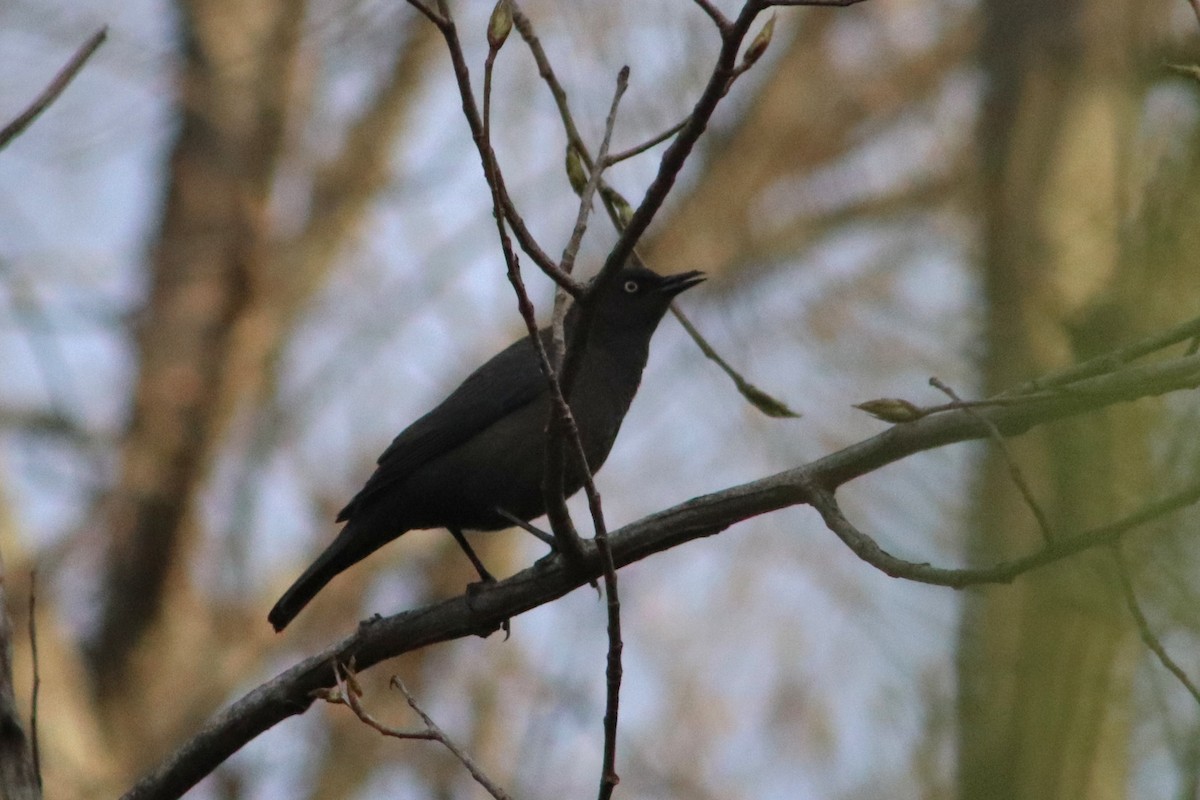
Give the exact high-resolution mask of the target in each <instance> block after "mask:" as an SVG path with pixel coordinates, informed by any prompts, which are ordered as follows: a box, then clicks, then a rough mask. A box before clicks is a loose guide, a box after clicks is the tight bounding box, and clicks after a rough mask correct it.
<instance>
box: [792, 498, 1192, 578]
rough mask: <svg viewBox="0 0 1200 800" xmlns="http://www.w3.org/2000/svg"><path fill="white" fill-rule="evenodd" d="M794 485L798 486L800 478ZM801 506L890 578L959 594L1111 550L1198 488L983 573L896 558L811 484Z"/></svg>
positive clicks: (1183, 505)
mask: <svg viewBox="0 0 1200 800" xmlns="http://www.w3.org/2000/svg"><path fill="white" fill-rule="evenodd" d="M798 480H800V481H804V478H803V477H802V476H800V477H798ZM806 486H807V496H806V501H807V502H808V504H809V505H811V506H812V507H813V508H815V509H816V510H817V512H818V513H820V515H821V518H822V519H823V520H824V521H825V526H826V527H827V528H829V530H831V531H833V533H834V534H835V535H836V536H837V537H838V538H839V539H841V540H842V542H843V543H844V544H845V545H846V546H847V547H849V548H850V550H851V551H852V552H853V553H854V554H855V555H856V556H858V557H859V558H860V559H862V560H863V561H865V562H866V563H867V564H870V565H871V566H872V567H875V568H876V569H877V570H879V571H880V572H882V573H884V574H885V575H889V576H891V577H893V578H901V579H903V580H909V581H913V582H915V583H925V584H929V585H931V586H949V587H951V588H954V589H962V588H965V587H967V586H980V585H984V584H994V583H1011V582H1012V581H1013V580H1015V579H1016V578H1017V577H1019V576H1021V575H1024V574H1025V573H1027V572H1032V571H1033V570H1035V569H1038V568H1040V567H1044V566H1047V565H1048V564H1053V563H1056V562H1058V561H1062V560H1063V559H1065V558H1069V557H1070V556H1073V555H1076V554H1078V553H1082V552H1084V551H1085V550H1091V549H1093V548H1096V547H1101V546H1103V545H1108V544H1112V543H1113V542H1116V541H1118V540H1119V539H1120V538H1121V537H1122V536H1124V535H1125V534H1127V533H1129V532H1130V531H1132V530H1134V529H1135V528H1138V527H1140V526H1142V525H1145V524H1146V523H1147V522H1151V521H1153V520H1156V519H1159V518H1160V517H1163V516H1165V515H1167V514H1170V513H1172V512H1174V511H1178V510H1180V509H1182V508H1186V507H1188V506H1191V505H1194V504H1196V503H1197V502H1200V484H1195V485H1192V486H1189V487H1187V488H1185V489H1183V490H1181V491H1179V492H1176V493H1174V494H1171V495H1168V496H1167V497H1164V498H1162V499H1160V500H1156V501H1154V502H1152V503H1147V504H1146V505H1144V506H1143V507H1142V508H1140V509H1138V510H1137V511H1135V512H1134V513H1132V514H1130V515H1128V516H1126V517H1123V518H1122V519H1119V520H1117V521H1115V522H1111V523H1109V524H1107V525H1101V526H1099V527H1097V528H1092V529H1089V530H1086V531H1082V532H1080V533H1076V534H1072V535H1067V536H1059V537H1057V538H1055V539H1054V540H1052V541H1050V542H1046V543H1045V544H1043V545H1042V547H1041V548H1040V549H1038V550H1035V551H1034V552H1033V553H1030V554H1029V555H1026V556H1021V557H1019V558H1014V559H1010V560H1008V561H999V562H996V563H994V564H991V565H989V566H986V567H965V568H961V569H958V568H947V567H935V566H933V565H931V564H928V563H921V562H916V561H907V560H905V559H902V558H897V557H896V556H894V555H892V554H891V553H889V552H887V551H886V550H884V549H883V548H882V547H880V546H879V543H878V542H877V541H875V539H874V538H872V537H871V536H869V535H868V534H866V533H863V532H862V531H860V530H859V529H858V528H856V527H855V526H854V525H853V524H852V523H851V522H850V521H849V520H848V519H846V516H845V514H843V513H842V510H841V508H840V507H839V506H838V504H837V501H836V500H835V499H834V496H833V492H832V491H830V490H829V489H828V488H826V487H824V486H822V485H820V483H819V482H818V481H816V480H810V481H807V482H806Z"/></svg>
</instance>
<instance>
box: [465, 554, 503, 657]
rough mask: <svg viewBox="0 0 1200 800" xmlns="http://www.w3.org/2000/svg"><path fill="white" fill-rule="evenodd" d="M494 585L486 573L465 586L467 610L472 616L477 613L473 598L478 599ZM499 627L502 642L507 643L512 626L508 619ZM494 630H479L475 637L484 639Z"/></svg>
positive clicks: (493, 581) (494, 580)
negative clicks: (502, 636) (501, 632)
mask: <svg viewBox="0 0 1200 800" xmlns="http://www.w3.org/2000/svg"><path fill="white" fill-rule="evenodd" d="M484 572H485V573H486V572H487V571H486V570H484ZM496 583H497V581H496V579H495V578H493V577H492V576H491V574H490V573H488V574H484V575H480V580H477V581H474V582H472V583H468V584H467V591H466V598H467V608H469V609H470V610H471V613H472V614H475V613H478V609H476V607H475V598H476V597H478V596H479V595H480V594H482V593H483V592H486V591H487V590H488V589H490V588H491V587H492V586H494V585H495V584H496ZM499 627H500V630H502V631H504V641H506V642H507V641H508V637H509V636H511V635H512V625H511V623H510V621H509V620H508V619H505V620H504V621H502V622H501V623H500V626H499ZM494 630H496V629H495V628H489V629H487V630H481V631H479V632H478V633H477V634H476V635H477V636H479V638H481V639H486V638H487V637H488V636H490V635H491V634H492V631H494Z"/></svg>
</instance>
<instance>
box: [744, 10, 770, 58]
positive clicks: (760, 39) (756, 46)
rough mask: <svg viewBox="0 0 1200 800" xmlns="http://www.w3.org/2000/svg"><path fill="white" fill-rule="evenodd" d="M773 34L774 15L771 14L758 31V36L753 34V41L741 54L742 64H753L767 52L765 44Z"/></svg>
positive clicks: (767, 43)
mask: <svg viewBox="0 0 1200 800" xmlns="http://www.w3.org/2000/svg"><path fill="white" fill-rule="evenodd" d="M774 34H775V15H774V14H772V15H771V16H770V18H769V19H768V20H767V24H766V25H763V26H762V30H761V31H759V32H758V36H755V37H754V41H753V42H751V43H750V46H749V47H747V48H746V54H745V55H743V56H742V64H743V65H745V66H746V67H750V66H753V64H754V62H755V61H758V59H759V58H761V57H762V54H763V53H765V52H767V45H769V44H771V37H772V36H773V35H774Z"/></svg>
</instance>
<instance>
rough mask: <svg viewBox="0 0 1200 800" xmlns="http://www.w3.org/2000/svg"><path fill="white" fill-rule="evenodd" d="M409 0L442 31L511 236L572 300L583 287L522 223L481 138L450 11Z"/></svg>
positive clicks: (492, 155) (465, 112)
mask: <svg viewBox="0 0 1200 800" xmlns="http://www.w3.org/2000/svg"><path fill="white" fill-rule="evenodd" d="M408 1H409V2H410V3H414V5H415V6H416V8H418V9H419V10H421V12H422V13H424V14H425V16H427V17H429V19H430V21H432V22H433V23H434V25H436V26H437V28H438V30H439V31H440V32H441V34H442V38H443V39H444V40H445V41H446V50H447V51H448V52H449V53H450V61H451V64H452V65H453V69H454V79H455V82H456V83H457V85H458V93H459V99H460V101H461V104H462V110H463V117H464V118H465V119H466V121H467V126H468V127H469V128H470V130H471V138H472V140H473V141H474V142H475V147H476V149H477V150H478V151H479V157H480V161H482V163H483V170H484V176H485V177H486V178H487V180H488V184H489V185H490V186H492V189H493V194H494V195H495V198H494V199H495V201H496V203H495V204H496V205H497V206H498V208H499V211H500V213H501V215H502V216H503V217H504V218H505V219H506V220H507V221H508V224H509V226H511V227H512V230H513V234H514V235H515V236H516V238H517V241H518V242H519V243H520V245H521V249H522V250H524V251H525V252H526V253H528V254H529V257H530V258H532V259H533V261H534V263H535V264H537V265H538V268H539V269H541V270H542V272H544V273H545V274H546V275H547V276H548V277H550V279H551V280H553V281H554V282H555V283H557V284H558V285H559V286H561V287H563V289H565V290H566V291H567V292H569V293H570V294H571V296H572V297H578V296H579V295H580V294H581V293H582V291H583V287H582V286H580V285H579V284H578V283H577V282H576V281H575V280H574V279H572V278H571V276H570V275H566V274H564V273H563V272H562V270H560V269H559V268H558V264H557V263H555V261H554V259H552V258H551V257H550V256H549V255H548V254H547V253H546V252H545V251H544V250H543V249H542V248H541V246H540V245H539V244H538V243H537V240H536V239H535V238H534V236H533V233H532V232H531V231H530V230H529V227H528V226H527V225H526V224H525V219H524V218H523V217H522V216H521V214H520V212H519V211H518V210H517V207H516V204H515V203H514V202H513V200H512V197H511V196H510V195H509V193H508V188H507V185H506V184H505V181H504V175H503V173H501V171H500V168H499V165H498V163H497V161H496V154H495V152H493V151H492V149H491V145H490V143H489V142H488V141H487V139H486V138H485V137H484V132H483V119H482V118H481V116H480V113H479V107H478V106H477V105H476V103H475V92H474V90H472V89H471V70H470V68H468V67H467V60H466V56H465V55H464V54H463V49H462V43H461V42H460V41H459V39H458V29H457V28H456V27H455V25H454V19H453V18H452V17H451V16H450V10H449V8H448V7H447V5H446V3H445V2H443V1H442V0H439V3H438V11H437V13H434V14H430V13H429V10H428V9H427V8H426V7H424V6H422V5H420V4H419V3H416V2H415V0H408Z"/></svg>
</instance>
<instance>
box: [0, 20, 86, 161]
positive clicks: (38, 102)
mask: <svg viewBox="0 0 1200 800" xmlns="http://www.w3.org/2000/svg"><path fill="white" fill-rule="evenodd" d="M106 38H108V26H105V27H103V28H101V29H100V30H98V31H96V32H95V33H93V34H92V35H91V36H90V37H88V40H87V41H86V42H84V43H83V44H82V45H80V47H79V49H78V50H76V51H75V55H73V56H71V58H70V60H69V61H67V63H66V64H64V65H63V68H62V69H60V70H59V71H58V74H57V75H55V76H54V80H52V81H50V83H49V85H47V86H46V88H45V89H43V90H42V93H41V94H39V95H38V96H37V97H36V98H34V101H33V102H32V103H30V104H29V107H28V108H26V109H25V110H24V111H22V112H21V113H20V114H18V115H17V117H16V119H14V120H13V121H12V122H10V123H8V124H7V125H5V126H4V128H3V129H2V130H0V150H3V149H4V148H5V147H7V146H8V143H9V142H11V141H12V140H13V139H15V138H17V137H18V136H20V135H21V134H22V133H23V132H24V130H25V129H26V128H28V127H29V126H30V125H31V124H32V123H33V121H34V120H35V119H37V118H38V117H39V116H41V113H42V112H43V111H45V110H46V109H47V108H49V107H50V104H51V103H53V102H54V101H55V100H57V99H58V96H59V95H60V94H62V93H63V90H64V89H66V88H67V85H68V84H69V83H70V82H71V81H73V80H75V76H76V75H78V74H79V71H80V70H81V69H83V65H84V64H86V63H87V61H88V59H89V58H91V57H92V54H93V53H95V52H96V50H97V49H98V48H99V47H100V45H102V44H104V40H105V39H106Z"/></svg>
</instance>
